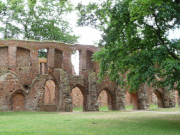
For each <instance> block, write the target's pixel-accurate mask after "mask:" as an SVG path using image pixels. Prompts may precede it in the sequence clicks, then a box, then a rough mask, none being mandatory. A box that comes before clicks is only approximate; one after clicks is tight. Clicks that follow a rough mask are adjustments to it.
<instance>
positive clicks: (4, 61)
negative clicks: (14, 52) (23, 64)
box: [0, 47, 8, 66]
mask: <svg viewBox="0 0 180 135" xmlns="http://www.w3.org/2000/svg"><path fill="white" fill-rule="evenodd" d="M7 65H8V48H7V47H0V66H7Z"/></svg>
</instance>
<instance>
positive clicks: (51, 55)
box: [47, 48, 55, 69]
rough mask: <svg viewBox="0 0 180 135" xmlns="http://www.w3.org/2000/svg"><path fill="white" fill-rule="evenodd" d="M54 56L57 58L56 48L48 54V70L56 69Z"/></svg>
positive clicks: (51, 49)
mask: <svg viewBox="0 0 180 135" xmlns="http://www.w3.org/2000/svg"><path fill="white" fill-rule="evenodd" d="M54 56H55V49H54V48H50V49H48V54H47V66H48V69H49V68H50V69H51V68H54Z"/></svg>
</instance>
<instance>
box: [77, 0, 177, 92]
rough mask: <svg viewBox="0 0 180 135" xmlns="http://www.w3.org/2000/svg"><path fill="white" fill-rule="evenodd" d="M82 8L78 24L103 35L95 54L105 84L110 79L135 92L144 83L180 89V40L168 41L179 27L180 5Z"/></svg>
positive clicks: (128, 1) (141, 0) (172, 0)
mask: <svg viewBox="0 0 180 135" xmlns="http://www.w3.org/2000/svg"><path fill="white" fill-rule="evenodd" d="M77 9H78V10H79V16H80V18H79V22H78V24H79V25H82V26H83V25H92V26H93V27H97V28H99V29H100V30H101V31H103V34H102V40H101V41H100V42H99V47H101V50H100V51H99V52H97V53H96V54H95V55H94V59H95V60H96V61H98V62H99V63H100V73H99V78H100V80H102V79H103V78H104V76H106V75H108V76H109V77H110V79H111V80H113V81H116V82H118V83H119V84H121V85H124V84H127V86H128V87H130V90H132V91H133V90H138V89H139V87H140V86H141V85H142V84H145V83H146V84H149V85H151V86H154V87H156V88H159V87H166V88H168V89H169V90H170V89H177V90H180V39H174V40H170V39H169V38H168V32H169V31H170V30H174V29H177V28H179V26H180V1H179V0H122V1H115V0H114V1H113V0H107V1H106V2H103V3H101V4H100V5H98V4H97V3H90V4H89V5H88V6H83V5H81V4H79V6H78V7H77ZM86 13H88V14H86ZM104 17H105V18H106V19H104ZM104 20H106V21H104ZM124 74H126V77H125V78H124V77H123V75H124Z"/></svg>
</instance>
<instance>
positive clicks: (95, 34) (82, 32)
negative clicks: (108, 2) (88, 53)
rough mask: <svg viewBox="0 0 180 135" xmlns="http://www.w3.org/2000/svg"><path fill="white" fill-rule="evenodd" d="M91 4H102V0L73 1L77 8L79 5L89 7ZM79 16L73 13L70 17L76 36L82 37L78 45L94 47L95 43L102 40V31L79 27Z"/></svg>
mask: <svg viewBox="0 0 180 135" xmlns="http://www.w3.org/2000/svg"><path fill="white" fill-rule="evenodd" d="M89 2H100V0H71V3H72V4H73V5H74V6H77V5H78V3H82V4H84V5H87V4H88V3H89ZM77 19H78V16H77V14H76V12H73V13H71V15H69V16H68V21H69V22H70V23H71V25H72V27H73V31H74V34H75V35H77V36H80V38H79V40H78V43H79V44H84V45H94V42H97V41H99V40H100V39H101V33H100V31H98V30H96V29H93V28H91V27H78V26H77V24H76V22H77Z"/></svg>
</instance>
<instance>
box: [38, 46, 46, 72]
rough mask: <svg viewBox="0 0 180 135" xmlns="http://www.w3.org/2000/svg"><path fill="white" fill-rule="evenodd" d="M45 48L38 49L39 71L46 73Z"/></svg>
mask: <svg viewBox="0 0 180 135" xmlns="http://www.w3.org/2000/svg"><path fill="white" fill-rule="evenodd" d="M47 53H48V50H47V49H39V50H38V62H39V73H40V74H47V70H48V69H47Z"/></svg>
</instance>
